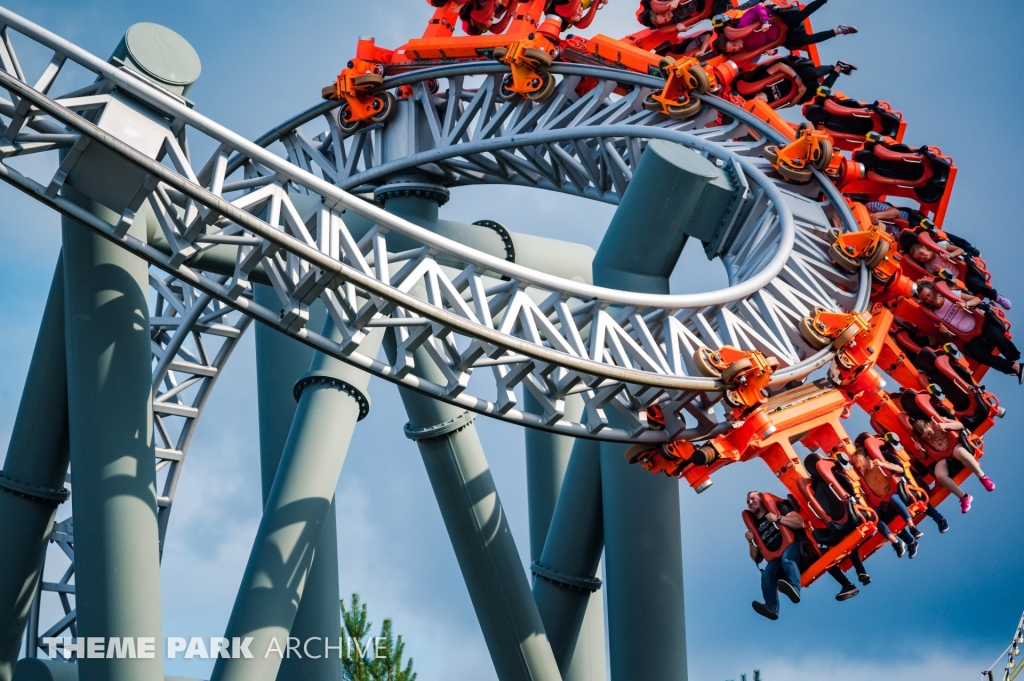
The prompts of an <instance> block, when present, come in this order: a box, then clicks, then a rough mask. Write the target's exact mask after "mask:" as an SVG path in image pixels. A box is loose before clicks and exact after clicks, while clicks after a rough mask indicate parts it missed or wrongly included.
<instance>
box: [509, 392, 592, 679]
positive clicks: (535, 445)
mask: <svg viewBox="0 0 1024 681" xmlns="http://www.w3.org/2000/svg"><path fill="white" fill-rule="evenodd" d="M523 394H524V398H525V399H524V400H523V406H524V407H525V410H526V411H528V412H530V413H533V414H540V413H542V412H543V408H542V407H541V405H540V404H539V403H538V402H537V399H536V398H535V397H534V396H533V394H532V393H531V392H530V391H529V390H524V391H523ZM565 413H566V417H567V418H572V419H578V418H579V417H580V416H581V415H582V413H583V400H582V399H581V398H580V397H579V396H578V395H574V396H571V397H569V398H568V399H566V401H565ZM524 434H525V438H526V488H527V495H528V501H529V511H530V561H531V562H533V563H538V564H540V565H543V564H542V563H540V560H541V554H542V553H543V551H544V542H545V540H546V539H547V536H548V528H549V527H550V526H551V517H552V516H553V515H554V512H555V505H556V503H557V501H558V496H559V492H560V491H561V489H562V481H563V479H564V478H565V473H566V469H567V468H568V466H569V458H570V456H571V455H572V448H573V444H574V443H575V439H574V438H571V437H566V436H564V435H555V434H553V433H547V432H544V431H541V430H534V429H532V428H526V429H525V430H524ZM597 494H600V492H599V491H598V492H597ZM595 496H596V495H595ZM596 520H597V522H598V523H600V518H599V517H598V518H597V519H596ZM600 554H601V542H600V541H598V542H597V555H598V556H600ZM588 576H591V577H593V576H594V573H590V575H588ZM534 579H535V580H542V578H540V577H537V576H536V575H535V576H534ZM548 588H550V587H548ZM534 593H535V594H536V593H537V587H536V586H535V587H534ZM582 595H583V594H582V593H580V596H582ZM581 600H582V599H581ZM585 607H586V615H585V616H584V618H583V622H582V625H581V627H580V628H579V629H578V634H577V633H576V631H574V632H573V633H567V632H562V631H559V632H555V631H553V628H552V627H551V626H549V624H548V622H547V620H545V629H546V630H547V631H548V632H549V633H548V638H549V640H550V641H551V648H552V652H553V653H554V654H555V660H556V661H557V662H559V668H560V670H561V672H562V679H563V681H597V680H598V679H604V678H605V674H606V672H605V646H604V595H603V594H602V593H601V592H600V591H593V592H590V596H589V597H588V599H587V603H586V605H585ZM541 618H542V619H544V613H543V612H541ZM569 639H573V643H574V644H575V645H572V646H569V643H568V640H569ZM563 641H565V643H563ZM565 648H568V649H567V650H565V652H564V654H562V650H563V649H565ZM566 660H569V663H568V665H566Z"/></svg>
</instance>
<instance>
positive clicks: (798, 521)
mask: <svg viewBox="0 0 1024 681" xmlns="http://www.w3.org/2000/svg"><path fill="white" fill-rule="evenodd" d="M747 510H749V511H750V512H751V513H752V514H753V516H754V519H755V522H756V527H757V533H758V534H759V535H760V538H761V542H762V543H763V544H764V546H765V548H767V549H768V550H769V551H776V550H778V549H779V547H780V546H782V541H783V537H782V532H781V531H780V529H779V526H780V525H781V526H785V527H787V528H789V529H790V530H792V531H793V534H794V535H796V536H797V541H795V542H793V543H792V544H791V545H790V546H789V547H788V548H787V549H786V550H785V551H783V552H782V555H781V556H779V557H778V558H776V559H775V560H770V561H768V562H767V563H766V564H765V566H764V568H763V569H762V570H761V594H762V595H763V596H764V603H761V602H760V601H754V602H753V603H751V606H752V607H753V608H754V611H755V612H756V613H757V614H759V615H761V616H762V617H767V618H768V619H770V620H777V619H778V618H779V594H778V592H779V591H781V592H782V593H784V594H786V596H788V597H789V600H791V601H793V602H794V603H799V602H800V558H801V549H800V544H801V541H803V540H804V536H803V534H804V533H803V528H804V521H803V518H801V517H800V514H799V513H797V512H796V511H794V510H793V507H792V506H790V505H789V504H788V503H786V502H781V503H780V504H779V505H778V511H779V514H778V515H776V514H775V513H770V512H769V511H768V509H767V508H765V505H764V501H763V500H762V498H761V492H757V491H754V492H749V493H748V494H747ZM746 538H747V543H748V544H749V545H750V547H749V548H750V558H751V560H753V561H754V562H755V563H760V562H761V561H762V560H764V557H763V556H762V555H761V551H760V549H758V547H757V544H755V543H754V535H752V534H751V533H750V532H749V531H748V532H747V533H746ZM828 573H829V574H830V575H832V578H833V579H835V580H836V581H837V582H839V585H840V587H841V589H840V591H839V593H838V594H837V595H836V600H837V601H845V600H848V599H850V598H853V597H854V596H856V595H857V594H859V593H860V589H858V588H857V587H855V586H854V585H853V584H851V583H850V580H848V579H847V578H846V575H844V574H843V571H842V570H840V569H839V568H838V567H833V568H831V569H830V570H829V571H828Z"/></svg>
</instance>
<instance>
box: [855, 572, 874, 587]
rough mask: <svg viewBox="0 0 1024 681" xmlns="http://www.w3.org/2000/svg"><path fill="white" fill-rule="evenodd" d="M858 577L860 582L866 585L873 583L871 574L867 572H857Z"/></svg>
mask: <svg viewBox="0 0 1024 681" xmlns="http://www.w3.org/2000/svg"><path fill="white" fill-rule="evenodd" d="M857 579H859V580H860V583H861V584H863V585H864V586H867V585H868V584H870V583H871V575H869V574H868V573H866V572H858V573H857Z"/></svg>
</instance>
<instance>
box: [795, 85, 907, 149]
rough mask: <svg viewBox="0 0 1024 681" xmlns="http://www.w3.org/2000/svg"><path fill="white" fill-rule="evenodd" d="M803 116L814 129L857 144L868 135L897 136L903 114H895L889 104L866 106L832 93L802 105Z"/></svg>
mask: <svg viewBox="0 0 1024 681" xmlns="http://www.w3.org/2000/svg"><path fill="white" fill-rule="evenodd" d="M803 115H804V118H806V119H807V120H809V121H810V122H811V123H813V124H814V125H815V126H818V127H822V128H825V129H826V130H828V131H829V132H832V133H835V134H837V135H840V136H843V137H847V138H856V142H858V144H859V143H860V142H862V141H863V138H864V135H866V134H868V133H869V132H875V133H878V134H879V135H884V136H885V137H892V138H896V137H898V136H899V132H900V124H901V123H902V121H903V116H902V114H900V113H899V112H894V111H893V110H892V109H891V108H890V107H889V104H888V102H878V101H876V102H874V103H872V104H866V103H864V102H860V101H857V100H856V99H851V98H848V97H844V96H841V95H839V94H835V93H833V94H830V95H828V96H824V95H818V96H816V97H815V98H814V99H813V100H811V101H810V102H808V103H807V104H805V105H804V108H803ZM850 141H853V139H851V140H850Z"/></svg>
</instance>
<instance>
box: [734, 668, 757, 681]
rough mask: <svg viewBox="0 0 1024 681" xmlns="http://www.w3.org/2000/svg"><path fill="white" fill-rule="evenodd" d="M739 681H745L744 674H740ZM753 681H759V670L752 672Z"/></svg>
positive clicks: (745, 676)
mask: <svg viewBox="0 0 1024 681" xmlns="http://www.w3.org/2000/svg"><path fill="white" fill-rule="evenodd" d="M730 681H731V680H730ZM740 681H747V675H746V674H740ZM754 681H761V670H760V669H755V670H754Z"/></svg>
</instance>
